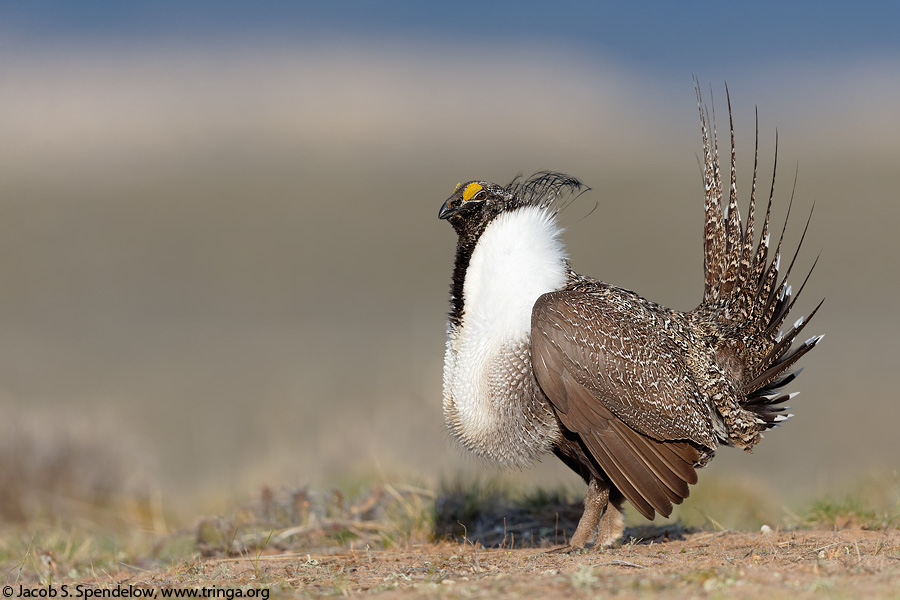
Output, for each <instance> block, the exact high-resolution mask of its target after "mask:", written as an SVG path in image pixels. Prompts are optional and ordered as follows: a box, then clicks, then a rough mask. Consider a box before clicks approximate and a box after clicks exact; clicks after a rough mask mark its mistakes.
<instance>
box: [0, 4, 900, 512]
mask: <svg viewBox="0 0 900 600" xmlns="http://www.w3.org/2000/svg"><path fill="white" fill-rule="evenodd" d="M898 23H900V9H898V5H897V4H896V3H893V2H863V3H846V4H843V3H838V2H824V3H822V2H795V3H790V4H788V5H784V4H783V3H780V2H755V3H752V5H747V6H738V5H733V4H721V3H716V2H711V1H710V2H693V1H692V2H682V3H653V2H635V3H592V2H563V3H556V4H554V5H552V6H551V5H547V4H546V3H538V2H516V3H512V2H497V3H492V4H490V5H488V6H483V5H482V3H479V2H467V1H461V2H454V3H420V2H412V1H398V2H381V3H370V2H362V1H358V2H352V1H351V2H342V3H326V2H293V1H291V2H288V1H282V2H267V3H265V4H256V3H252V4H251V3H244V2H230V1H225V2H211V1H207V2H192V3H185V2H175V1H159V2H129V3H120V2H113V1H111V0H107V1H100V0H87V1H82V2H78V3H71V2H64V1H62V0H56V1H46V2H38V3H10V2H6V3H3V4H2V5H0V488H3V489H5V490H7V492H6V494H7V497H6V498H5V499H4V498H2V497H0V505H3V506H4V507H5V508H4V509H3V512H5V513H7V514H8V515H13V516H15V514H18V513H22V514H24V513H27V511H28V509H29V506H33V505H34V503H35V502H38V503H39V502H40V499H41V498H47V497H52V498H60V497H70V496H71V497H73V498H76V499H77V498H78V497H89V496H90V495H91V494H104V493H109V494H121V493H132V492H135V493H144V492H145V491H146V490H152V493H154V494H156V495H158V496H159V497H160V498H162V500H163V502H164V504H165V505H166V506H171V507H185V506H192V505H195V504H194V503H196V502H198V501H201V499H203V498H210V497H230V496H240V495H242V494H245V493H247V491H248V490H252V489H255V488H256V487H257V486H260V485H263V484H268V485H272V486H282V485H304V484H309V485H313V486H331V485H348V482H354V481H365V480H370V481H371V480H378V479H390V478H403V479H409V480H416V481H423V482H425V483H428V484H432V483H435V482H438V481H440V480H442V479H444V478H452V477H456V476H458V474H460V473H462V474H463V476H464V477H468V476H472V477H485V478H490V477H494V476H496V475H497V471H496V470H495V469H494V468H493V467H490V466H486V465H483V464H481V463H480V462H478V461H477V460H474V459H471V458H469V457H467V456H466V455H465V454H464V453H463V452H462V451H461V450H459V449H458V448H457V447H456V446H455V445H454V443H453V442H452V440H450V439H449V437H448V435H446V433H445V431H444V428H443V419H442V415H441V409H440V404H441V365H442V359H443V347H444V332H445V318H446V312H447V310H448V285H449V281H450V270H451V266H452V261H453V256H454V246H455V236H454V234H453V232H452V230H451V229H450V227H448V226H447V224H446V223H443V222H440V221H438V220H437V217H436V215H437V211H438V208H439V207H440V205H441V203H442V202H443V201H444V200H445V199H446V198H447V196H449V194H450V193H451V192H452V190H453V188H454V186H455V185H456V184H457V183H458V182H460V181H466V180H470V179H487V180H493V181H497V182H500V183H506V182H507V181H509V180H510V179H511V178H512V177H514V176H515V175H516V174H517V173H524V174H526V175H527V174H530V173H531V172H534V171H536V170H540V169H554V170H559V171H563V172H566V173H570V174H572V175H575V176H577V177H579V178H581V179H582V180H584V181H585V182H586V183H587V184H588V185H590V186H591V187H592V188H593V190H592V191H591V192H590V193H588V194H586V195H585V196H583V200H582V201H580V202H578V203H576V204H575V205H574V206H572V207H571V208H569V209H568V210H567V211H566V213H565V214H564V215H563V221H564V223H565V225H566V226H567V228H568V230H567V233H566V241H567V242H568V245H569V250H570V254H571V257H572V263H573V266H574V267H575V269H576V270H578V271H580V272H583V273H586V274H590V275H593V276H596V277H599V278H601V279H603V280H605V281H608V282H611V283H615V284H618V285H620V286H623V287H627V288H630V289H633V290H635V291H637V292H639V293H641V294H642V295H644V296H646V297H648V298H650V299H652V300H654V301H657V302H661V303H663V304H666V305H669V306H672V307H674V308H678V309H684V310H687V309H690V308H693V307H694V306H695V305H696V304H697V303H698V302H699V300H700V297H701V294H702V280H701V275H702V273H701V269H702V257H701V244H702V234H701V228H702V198H703V189H702V184H701V179H700V169H699V166H698V155H699V151H700V132H699V123H698V117H697V108H696V98H695V93H694V84H693V79H692V78H693V77H694V76H695V75H696V76H697V77H698V78H699V79H700V81H701V82H702V85H703V90H704V94H705V96H706V99H707V101H709V100H710V99H711V98H712V99H714V100H715V106H716V109H717V112H718V122H719V128H720V131H722V130H724V129H725V128H726V127H727V120H726V118H725V114H726V105H725V94H724V85H723V84H724V82H726V81H727V83H728V86H729V89H730V92H731V98H732V105H733V108H734V119H735V127H736V136H737V155H738V163H739V167H738V177H739V181H738V184H739V188H740V189H741V192H742V194H741V197H742V200H743V204H742V208H743V209H744V210H746V201H747V199H748V190H749V186H748V184H749V175H750V172H751V169H752V164H753V143H754V111H755V110H756V108H757V107H758V110H759V123H760V132H759V138H760V149H761V150H760V163H761V168H760V170H761V172H762V174H763V176H762V179H761V183H760V185H761V188H762V189H763V190H766V191H767V189H768V186H769V181H770V174H771V170H772V157H773V154H774V149H775V132H776V129H777V131H778V136H779V147H778V156H779V165H778V178H777V180H778V184H777V187H776V209H775V213H776V221H777V223H778V224H779V225H780V223H781V219H783V217H784V214H785V210H786V207H787V202H788V199H789V197H790V195H791V188H792V185H793V183H794V179H795V176H796V193H795V201H794V210H795V212H794V214H793V215H792V217H793V219H794V220H793V221H792V226H791V227H790V228H789V231H788V236H787V247H788V248H791V249H792V248H793V247H794V246H795V244H796V242H797V240H798V238H799V233H800V232H801V231H802V227H803V223H804V221H805V218H806V215H807V214H808V213H809V211H810V209H811V208H812V206H813V204H815V214H814V216H813V221H812V226H811V229H810V233H809V235H808V236H807V240H806V242H805V246H804V251H803V252H802V253H801V256H800V259H799V263H798V267H797V268H796V269H795V272H796V273H797V280H798V282H799V281H800V280H802V275H803V274H805V272H806V269H807V268H808V267H809V265H811V263H812V261H813V260H814V259H815V257H816V255H817V254H819V253H820V252H821V260H820V262H819V266H818V268H817V270H816V272H815V274H814V276H813V278H812V280H811V281H810V283H809V285H808V286H807V289H806V291H805V292H804V296H803V298H801V301H800V302H799V303H798V307H797V311H796V312H797V316H799V315H800V314H805V312H804V311H806V312H808V311H809V310H810V309H811V308H812V307H813V306H814V305H815V303H816V302H818V300H819V299H820V298H822V297H826V298H827V300H826V303H825V305H824V306H823V308H822V310H821V311H820V313H819V315H818V316H817V318H816V322H815V324H814V325H812V326H811V327H810V335H812V334H814V333H825V334H827V335H826V339H825V341H824V343H823V344H822V345H821V347H820V348H819V349H817V350H816V351H815V352H814V353H812V354H811V355H810V356H809V357H808V358H807V359H805V360H804V366H805V367H806V369H805V371H804V373H803V376H802V377H801V378H800V379H799V380H798V383H797V385H796V389H798V390H800V391H801V392H802V394H801V395H800V396H799V397H798V398H797V399H796V400H795V401H794V410H793V411H792V412H794V413H795V414H796V415H797V416H796V417H795V418H794V419H792V420H791V422H790V423H789V424H788V425H787V426H786V427H783V428H780V429H778V430H775V431H773V432H771V433H770V434H768V435H767V436H766V440H765V441H764V443H763V444H761V445H760V446H759V447H758V449H757V450H755V451H754V455H753V456H747V455H745V454H744V453H742V452H738V451H734V450H728V449H725V450H723V451H721V452H720V455H719V457H718V458H717V460H716V461H714V462H713V463H711V465H710V466H709V467H708V468H707V469H706V470H705V471H704V472H703V473H702V474H701V482H700V484H699V486H698V488H697V489H698V490H701V491H698V492H697V493H702V490H703V486H704V485H715V483H714V482H716V481H726V482H727V481H730V479H729V478H733V477H741V478H744V479H746V480H747V481H749V482H751V484H750V485H751V487H754V488H758V489H764V490H770V492H769V493H770V494H771V495H772V498H774V501H775V502H776V503H780V502H784V503H790V502H797V501H801V500H803V499H807V498H809V497H812V496H814V495H818V494H827V493H844V491H849V490H852V486H854V485H855V484H856V483H858V482H859V481H860V480H861V479H867V480H876V481H877V480H885V481H889V480H891V479H892V478H893V480H894V481H895V480H896V468H897V459H898V457H900V436H898V435H897V423H898V419H900V406H898V392H897V385H896V372H897V364H896V361H897V356H898V351H900V345H898V339H900V317H898V315H897V310H896V308H897V294H898V291H900V282H898V273H900V271H898V261H900V241H898V236H897V223H898V220H900V202H898V200H900V198H898V192H897V173H898V165H900V118H898V112H897V111H898V106H900V37H898V36H897V34H896V29H897V24H898ZM710 88H711V92H710ZM595 203H597V204H598V205H599V206H598V208H597V210H595V211H593V212H592V213H591V209H592V208H593V207H594V204H595ZM588 213H591V214H590V215H589V216H586V215H588ZM796 287H797V286H796V284H795V289H796ZM513 477H514V478H516V479H517V480H521V481H524V482H527V483H529V484H538V483H539V484H543V485H557V484H567V485H577V484H578V481H577V478H575V477H574V476H573V475H571V474H569V473H568V472H567V469H565V467H563V466H562V465H561V464H557V462H556V461H555V459H552V458H551V459H548V460H547V461H546V462H545V464H543V465H541V466H540V467H538V468H536V469H534V470H531V471H526V472H523V473H517V474H514V475H513ZM4 478H5V479H4ZM707 482H708V483H707ZM9 490H17V491H15V492H12V491H9ZM79 494H81V495H82V496H79Z"/></svg>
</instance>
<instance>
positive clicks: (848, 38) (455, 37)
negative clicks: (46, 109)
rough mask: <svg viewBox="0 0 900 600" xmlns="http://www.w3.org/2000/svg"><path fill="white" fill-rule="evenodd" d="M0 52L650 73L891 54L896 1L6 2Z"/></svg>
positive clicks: (897, 39) (895, 53)
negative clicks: (589, 60)
mask: <svg viewBox="0 0 900 600" xmlns="http://www.w3.org/2000/svg"><path fill="white" fill-rule="evenodd" d="M0 23H2V25H0V35H2V38H0V39H2V44H3V46H4V47H5V48H6V49H7V50H13V51H15V50H16V49H24V48H26V47H31V46H32V44H36V45H38V46H40V45H45V44H58V43H65V44H68V43H71V42H73V41H81V42H85V41H87V42H96V43H107V42H119V43H121V42H125V43H144V44H146V43H151V44H152V43H154V42H161V43H198V42H199V43H202V42H203V41H205V40H208V39H217V40H218V41H223V40H224V41H229V40H232V41H234V42H236V43H253V42H255V41H260V40H272V39H276V40H278V39H284V40H293V41H296V40H305V39H308V38H338V39H340V38H348V39H354V38H359V37H363V38H369V39H374V40H387V41H393V42H399V43H424V44H428V43H429V42H440V43H445V44H446V43H450V44H454V43H459V44H461V45H465V44H471V43H483V42H486V41H489V42H496V43H499V44H503V43H516V44H521V43H522V42H528V41H530V40H539V41H541V42H542V43H549V44H553V45H557V44H562V45H568V46H573V47H576V48H578V50H579V52H580V53H581V54H582V55H584V56H587V57H590V56H598V57H603V58H605V59H607V60H611V61H614V62H616V63H619V64H621V65H622V66H625V67H630V68H639V69H647V70H650V71H655V70H658V71H660V72H665V71H669V70H672V69H675V70H679V71H681V70H685V69H687V70H690V71H697V70H700V71H703V70H707V69H716V70H718V69H722V68H726V67H727V68H731V69H735V68H741V67H751V68H752V66H753V65H757V64H762V65H765V64H771V63H777V62H778V61H779V60H782V59H785V58H790V59H792V60H799V61H804V62H808V61H811V60H812V61H816V62H818V61H827V60H829V58H833V59H835V60H848V59H850V60H852V59H859V58H860V57H865V56H879V57H882V58H883V57H900V35H897V31H898V29H900V3H897V2H890V1H870V2H855V3H852V2H806V1H804V2H775V1H768V0H765V1H758V2H752V3H725V2H711V1H696V0H691V1H687V2H606V3H604V2H584V1H572V2H563V3H558V4H556V5H554V6H553V8H548V5H547V3H545V2H533V1H525V2H494V3H482V2H468V1H461V2H452V3H450V2H446V3H438V2H418V1H410V0H398V1H388V2H366V1H359V0H357V1H345V2H325V1H320V2H294V1H286V0H279V1H270V2H265V3H250V2H235V1H209V0H205V1H194V2H180V1H178V2H176V1H156V2H119V1H115V0H87V1H79V2H69V1H62V0H56V1H45V2H27V3H25V2H17V3H12V2H6V3H3V5H2V7H0Z"/></svg>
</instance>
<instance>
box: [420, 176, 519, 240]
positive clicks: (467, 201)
mask: <svg viewBox="0 0 900 600" xmlns="http://www.w3.org/2000/svg"><path fill="white" fill-rule="evenodd" d="M512 200H513V195H512V194H511V193H510V192H509V191H507V190H506V189H504V188H503V187H501V186H499V185H497V184H496V183H490V182H488V181H469V182H468V183H458V184H456V188H455V189H454V190H453V195H452V196H450V197H449V198H447V201H446V202H444V204H443V205H441V210H440V211H439V212H438V218H439V219H444V220H447V221H449V222H450V224H451V225H453V228H454V229H455V230H456V232H457V233H458V234H459V235H460V236H463V235H467V236H472V237H476V238H477V237H478V236H479V235H480V234H481V233H482V232H483V231H484V229H485V227H487V226H488V224H489V223H490V222H491V221H492V220H494V218H495V217H496V216H497V215H499V214H500V213H501V212H503V211H504V210H507V209H508V208H509V207H510V206H509V205H510V203H511V202H512Z"/></svg>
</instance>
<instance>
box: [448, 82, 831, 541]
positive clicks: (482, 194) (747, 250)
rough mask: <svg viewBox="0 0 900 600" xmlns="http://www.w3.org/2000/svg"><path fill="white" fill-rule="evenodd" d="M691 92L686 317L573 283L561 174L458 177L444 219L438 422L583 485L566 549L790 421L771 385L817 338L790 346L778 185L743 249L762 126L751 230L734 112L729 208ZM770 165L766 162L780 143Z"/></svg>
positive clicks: (500, 458) (583, 281)
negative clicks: (694, 208)
mask: <svg viewBox="0 0 900 600" xmlns="http://www.w3.org/2000/svg"><path fill="white" fill-rule="evenodd" d="M697 95H698V101H700V124H701V133H702V140H703V157H704V160H703V162H704V166H703V183H704V186H705V190H706V194H705V205H706V209H705V212H706V218H705V226H704V244H703V251H704V252H703V256H704V258H703V270H704V273H705V289H704V292H703V301H702V302H701V304H700V306H698V307H697V308H695V309H694V310H692V311H689V312H680V311H677V310H672V309H669V308H666V307H664V306H660V305H659V304H655V303H653V302H650V301H648V300H645V299H644V298H642V297H641V296H639V295H637V294H636V293H634V292H631V291H628V290H625V289H622V288H618V287H616V286H614V285H610V284H608V283H604V282H602V281H598V280H596V279H592V278H590V277H585V276H584V275H579V274H578V273H575V272H574V271H572V269H571V268H570V267H569V263H568V261H567V259H566V252H565V248H564V246H563V244H562V242H561V241H560V234H561V232H562V230H561V228H560V226H559V225H558V224H557V216H558V214H559V211H560V210H561V209H562V208H563V207H565V206H567V205H568V203H569V202H571V201H572V200H573V199H574V198H575V197H577V196H578V195H579V194H580V193H582V192H583V191H585V190H586V189H587V188H585V187H584V186H583V185H582V183H581V182H580V181H578V180H577V179H575V178H573V177H569V176H567V175H563V174H560V173H552V172H542V173H538V174H536V175H535V176H533V177H531V178H530V179H528V180H526V181H521V180H518V179H517V180H514V181H513V182H512V183H510V184H509V185H507V186H505V187H503V186H499V185H496V184H493V183H489V182H487V181H470V182H468V183H464V184H459V185H457V187H456V189H455V190H454V193H453V195H452V196H450V198H448V199H447V201H446V202H444V204H443V206H441V209H440V212H439V213H438V216H439V218H441V219H446V220H447V221H449V222H450V224H451V225H452V226H453V228H454V229H455V230H456V233H457V234H458V236H459V240H458V244H457V247H456V262H455V265H454V268H453V281H452V285H451V296H450V301H451V310H450V318H449V324H448V335H447V349H446V355H445V359H444V396H443V407H444V415H445V417H446V420H447V424H448V426H449V429H450V431H451V432H452V434H453V435H454V436H455V437H456V438H457V439H459V441H461V442H462V444H463V445H464V446H465V447H466V448H468V449H469V450H471V451H472V452H474V453H476V454H478V455H480V456H483V457H485V458H487V459H490V460H493V461H495V462H497V463H500V464H501V465H507V466H523V465H528V464H530V463H532V462H533V461H534V460H535V459H538V458H539V457H541V456H542V455H544V454H546V453H550V452H552V453H553V454H555V455H556V456H557V457H559V459H560V460H562V461H563V462H564V463H565V464H566V465H568V466H569V467H570V468H571V469H573V470H574V471H575V472H576V473H578V474H579V475H581V477H583V478H584V480H585V482H586V483H587V484H588V490H587V495H586V498H585V501H584V514H583V516H582V517H581V520H580V522H579V524H578V527H577V528H576V530H575V532H574V534H573V535H572V537H571V540H570V544H569V545H570V547H572V548H583V547H585V545H587V544H589V543H591V542H592V541H594V542H595V545H599V546H602V545H607V544H612V543H615V542H616V541H618V540H619V538H620V537H621V535H622V532H623V530H624V519H623V514H622V504H623V502H624V500H626V499H627V500H628V501H629V502H631V504H632V505H633V506H634V507H635V508H636V509H637V510H638V512H640V513H641V514H642V515H644V516H645V517H647V518H648V519H652V518H654V516H655V514H656V513H660V514H661V515H664V516H668V515H669V514H670V513H671V512H672V505H673V503H674V504H678V503H680V502H681V501H682V500H684V498H686V497H687V496H688V493H689V489H688V486H689V485H690V484H693V483H696V481H697V474H696V471H695V470H696V469H698V468H700V467H702V466H703V465H704V464H706V462H707V461H708V460H709V459H710V458H711V457H712V456H713V454H714V453H715V451H716V449H717V448H718V447H719V446H720V445H726V446H737V447H739V448H743V449H745V450H750V449H751V448H752V447H753V446H754V445H756V444H757V443H758V442H759V440H760V438H761V437H762V432H763V431H765V430H767V429H769V428H771V427H775V426H777V425H778V424H779V423H781V422H782V421H785V420H786V419H787V418H788V417H790V416H791V415H786V414H784V410H785V408H787V407H785V406H783V403H784V402H785V401H786V400H788V399H789V398H791V397H792V396H793V395H794V394H789V393H786V392H783V391H782V390H783V388H784V386H785V385H787V384H788V383H790V382H791V381H792V380H793V379H794V377H795V376H796V373H795V372H792V371H791V368H792V367H793V366H794V364H795V363H796V362H797V360H798V359H800V358H801V357H802V356H803V355H804V354H806V353H807V352H809V351H810V350H811V349H812V348H814V347H815V346H816V344H817V343H818V342H819V340H821V339H822V336H814V337H812V338H810V339H808V340H806V341H805V342H804V343H803V344H800V345H798V346H796V347H794V348H793V349H792V343H793V341H794V339H795V338H796V337H797V336H798V335H799V334H800V332H801V331H802V330H803V328H804V327H806V324H807V323H808V322H809V319H806V320H804V319H803V318H802V317H801V318H800V319H798V320H797V321H796V322H795V323H794V324H793V326H792V327H790V328H788V329H787V330H786V331H782V325H783V324H784V321H785V319H786V318H787V315H788V312H790V310H791V308H792V307H793V305H794V302H795V301H796V298H797V296H798V295H799V293H800V291H802V289H803V288H802V286H801V288H800V290H798V293H797V295H794V296H792V294H791V286H789V285H788V284H787V278H788V275H789V274H790V272H791V267H793V265H794V259H796V257H797V252H795V253H794V259H792V260H791V263H790V265H789V266H788V268H787V271H786V272H785V273H783V275H782V274H780V267H781V258H780V257H781V240H782V239H783V238H784V228H782V231H781V238H780V239H779V241H778V244H777V246H776V248H775V252H774V257H773V259H772V260H771V261H769V260H768V255H769V238H770V234H769V214H770V211H771V207H772V197H773V194H774V173H773V176H772V190H771V191H770V193H769V201H768V205H767V208H766V213H765V218H764V220H763V223H762V231H761V233H760V236H759V242H758V243H755V235H754V221H753V215H754V212H755V204H756V183H757V181H756V180H757V175H756V173H757V163H758V160H757V157H758V139H759V136H758V126H757V144H756V148H757V150H756V152H755V155H756V156H755V157H754V168H753V181H752V184H751V191H750V199H749V211H748V216H747V223H746V226H745V225H743V224H742V222H741V217H740V213H739V210H738V204H737V198H736V195H737V194H736V184H735V166H734V162H735V158H734V125H733V121H732V120H731V106H730V101H729V106H728V111H729V121H730V125H731V126H730V128H729V129H730V132H731V165H730V175H729V184H728V198H727V199H726V198H725V197H724V190H723V181H722V167H721V166H720V164H719V157H718V144H717V139H716V134H715V127H712V131H710V126H709V125H708V123H709V122H710V118H709V116H708V111H707V110H706V109H705V108H704V105H703V103H702V100H700V94H699V90H698V94H697ZM775 155H776V160H775V162H777V136H776V151H775ZM788 214H790V208H788ZM811 214H812V213H810V215H811ZM786 223H787V218H785V225H786ZM808 225H809V220H807V226H808ZM805 233H806V230H805V229H804V236H805ZM802 242H803V238H802V237H801V239H800V243H801V244H802ZM797 251H799V244H798V247H797ZM813 267H815V262H814V263H813ZM811 272H812V269H810V273H811ZM806 277H807V279H808V278H809V275H807V276H806ZM805 283H806V280H804V284H805ZM819 306H821V302H820V303H819V305H818V306H816V307H815V309H814V310H813V311H812V313H811V314H810V318H811V317H812V316H813V314H815V312H816V311H817V310H818V308H819Z"/></svg>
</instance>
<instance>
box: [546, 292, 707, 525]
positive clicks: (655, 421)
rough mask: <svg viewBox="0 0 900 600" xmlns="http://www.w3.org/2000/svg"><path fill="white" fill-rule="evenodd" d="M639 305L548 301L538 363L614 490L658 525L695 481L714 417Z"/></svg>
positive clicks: (596, 297) (562, 295)
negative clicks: (656, 518)
mask: <svg viewBox="0 0 900 600" xmlns="http://www.w3.org/2000/svg"><path fill="white" fill-rule="evenodd" d="M650 310H651V309H650V308H648V307H647V306H645V305H644V304H643V303H642V302H641V301H640V299H639V298H637V297H636V296H633V295H631V294H630V293H628V292H624V291H622V290H618V289H616V288H613V287H611V286H605V285H602V284H598V286H597V289H596V290H595V291H593V290H592V291H583V290H561V291H558V292H551V293H549V294H544V295H543V296H541V297H540V298H539V299H538V301H537V302H536V303H535V306H534V310H533V311H532V363H533V365H534V372H535V375H536V377H537V380H538V383H539V384H540V386H541V389H543V391H544V393H545V394H546V395H547V397H548V398H549V400H550V402H551V403H552V404H553V406H554V408H555V409H556V412H557V414H558V415H559V418H560V421H562V424H563V425H564V426H565V427H566V428H567V429H568V430H570V431H572V432H574V433H576V434H578V436H579V437H580V438H581V440H582V442H583V443H584V445H585V446H586V447H587V448H588V450H589V451H590V453H591V455H592V456H593V458H594V459H595V460H596V461H597V463H598V464H599V465H600V466H601V467H602V468H603V471H604V472H605V473H606V475H607V476H608V477H609V479H610V481H611V483H612V484H613V485H615V486H616V487H617V488H618V489H619V491H621V492H622V494H623V495H624V496H625V497H626V498H627V499H628V500H629V501H630V502H631V503H632V504H633V505H634V506H635V508H637V509H638V510H639V511H640V512H641V514H643V515H644V516H646V517H647V518H648V519H652V518H653V516H654V511H658V512H659V513H661V514H663V515H665V516H668V515H669V514H670V513H671V512H672V503H673V502H674V503H680V502H681V501H682V500H683V499H684V498H686V497H687V496H688V493H689V491H688V484H692V483H696V481H697V475H696V472H695V471H694V467H693V465H694V463H695V462H696V461H698V460H699V458H700V452H699V451H698V450H697V447H695V445H694V444H696V445H698V446H701V447H706V448H714V447H715V444H716V442H715V435H714V432H713V429H712V425H711V424H710V422H709V415H708V411H707V410H706V409H705V408H704V405H703V403H702V401H701V400H700V392H699V390H698V389H697V386H696V385H695V384H694V383H693V382H692V380H691V379H690V377H689V376H688V375H687V370H686V369H685V367H684V364H683V362H682V359H681V354H680V352H679V349H678V347H677V346H676V345H675V343H674V342H673V341H672V340H671V339H670V338H669V337H668V336H667V335H666V333H665V332H663V331H660V330H659V327H660V323H662V322H664V319H665V318H666V316H667V315H656V316H655V315H653V314H652V313H651V312H650Z"/></svg>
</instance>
